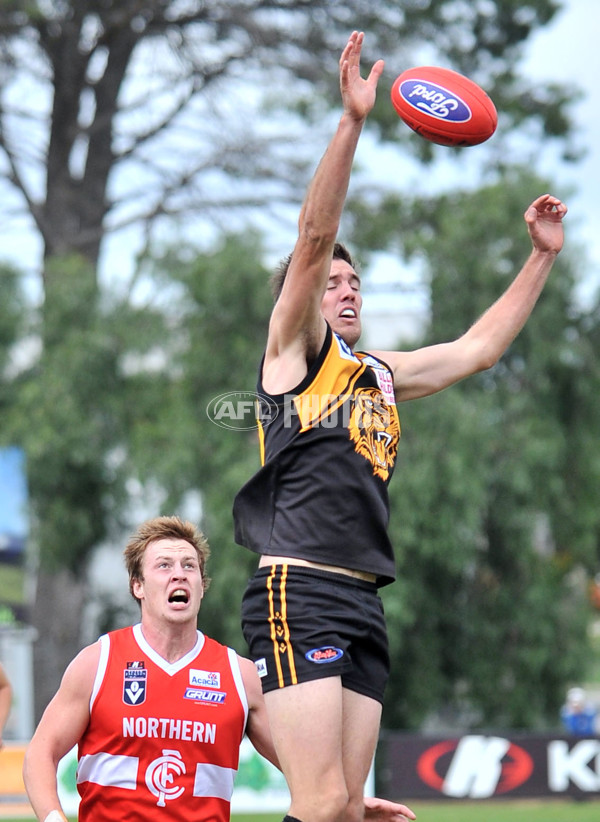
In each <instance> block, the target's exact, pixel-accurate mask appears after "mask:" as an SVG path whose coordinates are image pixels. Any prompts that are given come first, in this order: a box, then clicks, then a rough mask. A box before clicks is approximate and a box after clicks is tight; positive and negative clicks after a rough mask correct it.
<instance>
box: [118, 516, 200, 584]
mask: <svg viewBox="0 0 600 822" xmlns="http://www.w3.org/2000/svg"><path fill="white" fill-rule="evenodd" d="M171 538H172V539H184V540H185V541H186V542H189V544H190V545H191V546H192V548H193V549H194V550H195V551H196V553H197V555H198V563H199V565H200V573H201V575H202V581H203V583H204V590H205V591H206V590H207V589H208V585H209V583H210V577H208V576H206V574H205V568H206V561H207V560H208V557H209V554H210V548H209V547H208V542H207V541H206V537H205V536H204V534H203V533H202V531H200V530H199V529H198V528H196V526H195V525H193V524H192V523H191V522H186V521H185V520H182V519H180V518H179V517H155V518H154V519H149V520H146V522H143V523H142V524H141V525H140V527H139V528H138V529H137V531H136V532H135V534H132V536H131V537H130V539H129V542H128V543H127V546H126V548H125V550H124V551H123V556H124V558H125V566H126V568H127V572H128V574H129V592H130V593H131V596H132V597H133V598H134V599H137V597H136V596H135V594H134V593H133V583H134V582H135V581H136V580H138V581H142V580H143V578H144V575H143V574H142V562H143V559H144V554H145V553H146V548H147V547H148V545H149V544H150V543H151V542H155V541H156V540H158V539H171Z"/></svg>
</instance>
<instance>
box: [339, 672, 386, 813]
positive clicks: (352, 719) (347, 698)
mask: <svg viewBox="0 0 600 822" xmlns="http://www.w3.org/2000/svg"><path fill="white" fill-rule="evenodd" d="M342 694H343V697H342V700H343V701H342V704H343V724H342V752H343V767H344V780H345V783H346V789H347V791H348V806H347V809H346V812H345V816H344V817H343V819H344V822H357V820H362V819H363V818H364V802H363V798H364V786H365V783H366V781H367V778H368V776H369V771H370V769H371V765H372V763H373V757H374V756H375V748H376V747H377V740H378V738H379V727H380V723H381V710H382V708H381V703H380V702H378V701H377V700H375V699H372V698H371V697H368V696H363V695H362V694H359V693H356V692H355V691H350V690H348V689H347V688H343V690H342Z"/></svg>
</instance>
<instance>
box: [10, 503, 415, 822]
mask: <svg viewBox="0 0 600 822" xmlns="http://www.w3.org/2000/svg"><path fill="white" fill-rule="evenodd" d="M208 554H209V548H208V544H207V542H206V540H205V538H204V536H203V535H202V534H201V533H200V532H199V531H198V530H197V529H196V528H195V527H194V526H193V525H192V524H191V523H188V522H185V521H182V520H180V519H179V518H178V517H157V518H155V519H152V520H149V521H147V522H145V523H143V524H142V525H141V526H140V528H139V529H138V531H137V532H136V533H135V534H134V535H133V536H132V538H131V539H130V541H129V543H128V545H127V547H126V548H125V552H124V555H125V561H126V565H127V569H128V572H129V582H130V591H131V593H132V595H133V597H134V598H135V599H136V600H137V601H138V602H139V604H140V610H141V621H140V622H139V623H138V624H137V625H134V626H130V627H127V628H122V629H119V630H116V631H112V632H110V633H109V634H105V635H103V636H102V637H100V639H99V640H98V641H97V642H95V643H94V644H92V645H89V646H87V647H86V648H84V649H83V650H82V651H81V652H80V653H79V654H78V655H77V657H75V659H74V660H73V661H72V662H71V664H70V665H69V667H68V668H67V670H66V672H65V675H64V677H63V680H62V682H61V685H60V688H59V690H58V691H57V693H56V695H55V696H54V698H53V699H52V701H51V702H50V704H49V705H48V707H47V709H46V711H45V713H44V715H43V717H42V719H41V721H40V723H39V725H38V727H37V730H36V732H35V734H34V736H33V739H32V741H31V743H30V744H29V746H28V748H27V752H26V756H25V765H24V781H25V786H26V789H27V792H28V795H29V799H30V801H31V804H32V806H33V809H34V812H35V814H36V816H37V818H38V819H39V820H46V822H59V821H60V820H65V819H66V816H65V815H64V813H63V811H62V808H61V806H60V801H59V797H58V793H57V779H56V771H57V766H58V763H59V761H60V759H61V758H62V757H63V756H64V755H65V754H66V753H67V752H68V751H69V750H71V748H72V747H73V746H75V745H77V746H78V769H77V783H78V785H77V787H78V790H79V793H80V795H81V803H80V807H79V819H80V820H82V822H88V821H89V822H91V821H92V820H93V822H109V820H110V822H112V820H114V819H115V818H117V819H127V820H129V822H136V820H140V822H141V820H144V822H151V820H159V819H164V814H165V809H167V810H166V812H167V813H168V816H169V819H172V820H181V821H182V822H183V820H189V819H191V818H193V819H195V820H197V822H202V820H211V822H227V821H228V820H229V819H230V798H231V793H232V790H233V780H234V776H235V772H236V770H237V766H238V760H239V746H240V743H241V741H242V738H243V736H244V733H246V734H247V735H248V737H249V739H250V740H251V742H252V743H253V745H254V747H255V748H256V750H257V751H258V752H259V753H261V754H262V755H263V756H265V757H266V758H267V759H268V760H270V761H271V762H273V764H275V765H278V759H277V755H276V753H275V750H274V747H273V743H272V741H271V734H270V730H269V725H268V721H267V715H266V711H265V706H264V699H263V696H262V690H261V687H260V683H259V678H258V674H257V672H256V668H255V666H254V664H253V663H252V662H251V661H250V660H248V659H245V658H243V657H240V656H238V654H236V653H235V652H234V651H233V650H232V649H230V648H227V647H225V646H223V645H221V644H219V643H217V642H215V641H214V640H212V639H210V638H209V637H207V636H206V635H205V634H203V633H202V632H201V631H199V630H198V629H197V617H198V612H199V610H200V605H201V602H202V599H203V596H204V593H205V591H206V588H207V587H208V583H209V579H208V577H207V575H206V570H205V569H206V560H207V558H208ZM365 804H366V813H367V817H368V818H370V819H372V820H376V822H404V820H407V819H414V814H413V813H412V812H411V811H410V810H409V809H408V808H406V807H405V806H404V805H399V804H396V803H392V802H387V801H385V800H380V799H376V798H373V799H366V800H365Z"/></svg>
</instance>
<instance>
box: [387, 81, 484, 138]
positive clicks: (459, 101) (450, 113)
mask: <svg viewBox="0 0 600 822" xmlns="http://www.w3.org/2000/svg"><path fill="white" fill-rule="evenodd" d="M392 103H393V105H394V108H395V109H396V111H397V112H398V114H399V115H400V117H401V118H402V119H403V120H404V122H405V123H406V124H407V125H408V126H410V128H412V129H413V131H416V132H417V134H419V135H420V136H421V137H424V138H425V139H426V140H430V141H431V142H432V143H439V144H440V145H443V146H476V145H477V144H478V143H483V142H484V140H487V139H489V138H490V137H491V136H492V134H493V133H494V131H495V130H496V126H497V125H498V114H497V112H496V107H495V105H494V104H493V103H492V101H491V100H490V98H489V97H488V95H487V94H486V93H485V91H484V90H483V89H482V88H481V87H480V86H478V85H477V83H474V82H473V81H472V80H469V78H468V77H465V76H464V75H462V74H459V73H458V72H457V71H452V70H451V69H446V68H439V67H438V66H420V67H416V68H410V69H407V70H406V71H403V72H402V74H401V75H400V76H399V77H397V78H396V80H395V81H394V85H393V86H392Z"/></svg>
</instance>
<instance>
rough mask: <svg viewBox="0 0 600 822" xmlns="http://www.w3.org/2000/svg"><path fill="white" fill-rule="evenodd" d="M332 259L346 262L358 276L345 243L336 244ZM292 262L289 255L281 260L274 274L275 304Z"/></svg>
mask: <svg viewBox="0 0 600 822" xmlns="http://www.w3.org/2000/svg"><path fill="white" fill-rule="evenodd" d="M331 258H332V260H344V261H345V262H347V263H348V265H351V266H352V268H353V269H354V270H355V271H356V273H357V274H358V264H357V263H356V262H355V260H353V259H352V255H351V254H350V252H349V251H348V249H347V248H346V246H345V245H344V244H343V243H335V244H334V246H333V254H332V255H331ZM291 262H292V255H291V254H288V255H287V257H284V258H283V260H281V262H280V263H279V265H278V266H277V268H276V269H275V271H274V272H273V275H272V277H271V280H270V284H271V293H272V295H273V300H274V302H277V300H278V299H279V295H280V294H281V289H282V288H283V283H284V282H285V278H286V275H287V273H288V269H289V267H290V263H291Z"/></svg>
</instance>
